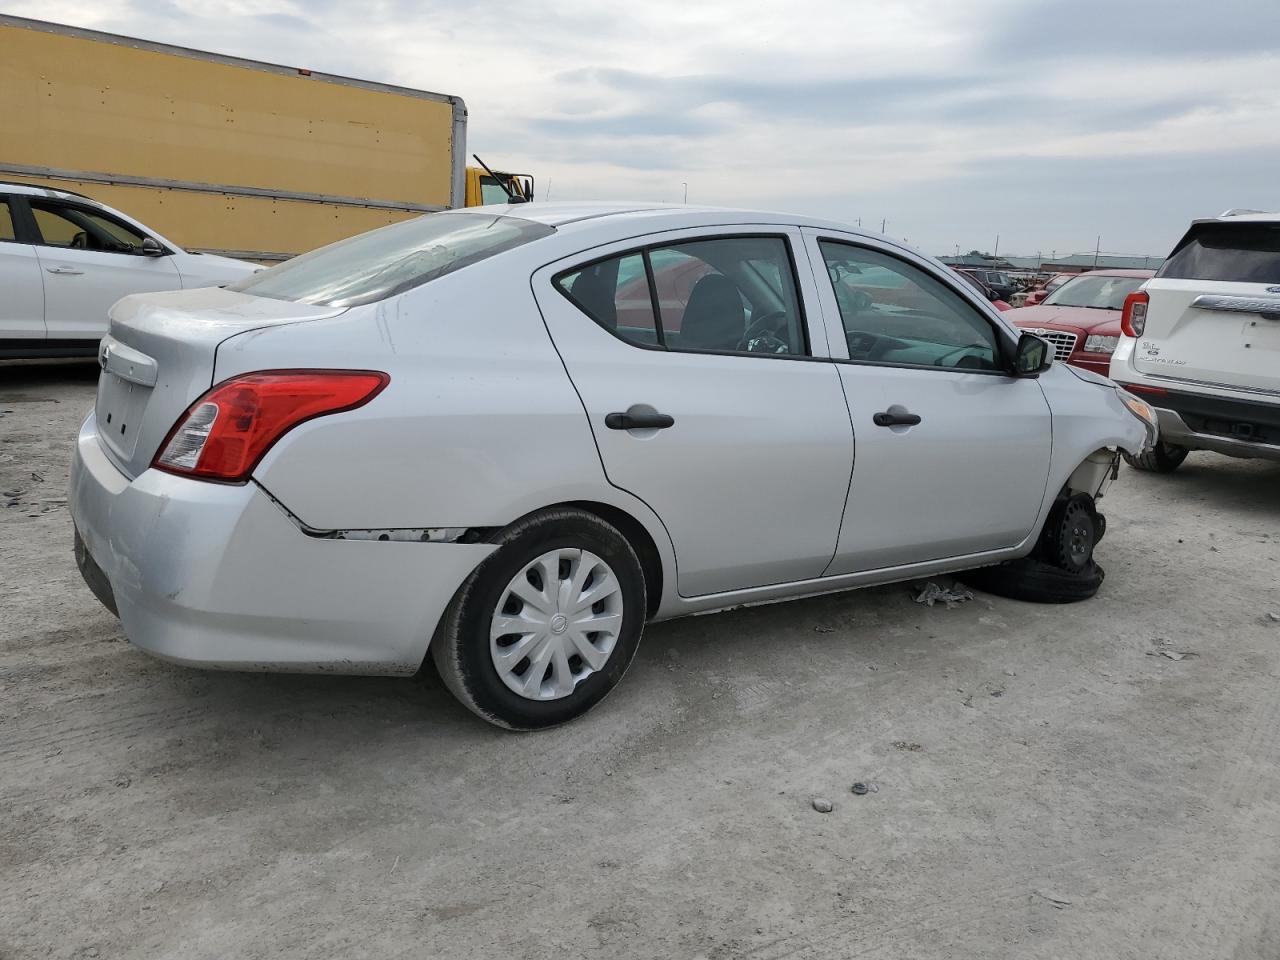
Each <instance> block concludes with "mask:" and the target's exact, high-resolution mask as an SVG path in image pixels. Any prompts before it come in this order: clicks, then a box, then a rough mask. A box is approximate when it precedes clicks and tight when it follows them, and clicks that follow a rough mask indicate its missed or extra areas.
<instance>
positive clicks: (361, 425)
mask: <svg viewBox="0 0 1280 960" xmlns="http://www.w3.org/2000/svg"><path fill="white" fill-rule="evenodd" d="M504 260H505V258H502V257H499V258H496V259H495V260H494V261H489V262H487V263H486V264H478V265H475V266H473V267H468V268H467V269H465V270H461V271H458V272H457V273H455V274H451V275H449V276H446V277H443V278H441V279H439V280H435V281H433V282H431V283H429V284H426V285H424V286H422V287H419V288H417V289H415V290H412V291H409V292H408V293H405V294H402V295H401V296H399V297H394V298H392V299H390V300H387V301H383V302H382V303H378V304H369V305H367V306H363V307H356V308H353V309H352V310H350V311H349V312H348V313H347V314H345V315H343V316H342V317H340V318H336V319H335V320H333V321H326V322H321V323H312V324H307V325H305V328H304V327H302V326H299V327H297V328H295V329H292V330H290V329H288V328H278V329H274V330H267V331H262V332H261V333H251V334H246V335H244V336H241V337H236V338H234V339H232V340H230V341H228V342H226V343H224V344H223V345H222V348H221V349H220V351H219V357H218V379H219V380H221V379H225V378H226V377H229V376H233V375H235V374H237V373H241V372H247V371H250V370H260V369H269V368H272V367H335V366H337V367H344V368H360V369H374V370H382V371H385V372H386V373H388V374H390V376H391V382H390V384H389V385H388V386H387V388H386V389H385V390H384V391H383V392H382V393H381V394H379V395H378V396H377V397H376V398H375V399H374V400H373V401H372V402H370V403H369V404H367V405H366V406H364V407H361V408H359V409H357V410H353V411H350V412H348V413H343V414H338V415H335V416H331V417H323V418H320V419H317V420H312V421H309V422H308V423H305V424H302V425H301V426H299V427H297V428H296V429H294V430H293V431H291V432H290V433H288V434H286V435H285V436H284V437H283V438H282V439H281V440H280V441H279V442H278V443H277V444H276V445H275V446H274V447H273V448H272V449H271V450H270V451H269V452H268V454H267V455H266V457H265V458H264V459H263V461H262V462H261V463H260V464H259V466H258V468H257V470H255V472H254V478H255V479H256V480H257V481H258V482H259V483H261V484H262V485H263V486H264V487H265V488H266V489H267V490H268V491H269V492H270V493H271V494H272V495H273V496H275V497H276V498H277V499H278V500H279V501H280V502H281V503H282V504H284V505H285V506H286V507H287V508H288V509H289V510H290V511H291V512H293V513H294V514H295V515H296V516H297V517H298V518H299V519H300V520H301V521H302V522H303V523H305V524H307V525H308V526H311V527H315V528H317V529H321V530H348V529H360V530H364V529H381V528H397V527H400V528H405V527H492V526H499V527H500V526H505V525H506V524H509V523H511V522H512V521H514V520H516V519H518V518H519V517H521V516H523V515H524V514H526V513H529V512H530V511H533V510H536V509H539V508H541V507H544V506H548V505H551V504H555V503H563V502H569V501H575V500H594V501H599V502H604V503H608V504H611V505H614V506H619V507H621V508H622V509H625V510H628V512H630V513H631V514H632V515H633V516H635V517H636V518H637V519H638V520H640V521H641V522H642V523H643V524H644V525H645V527H646V528H647V529H649V531H650V534H651V536H653V537H654V539H655V541H657V542H658V544H659V547H660V549H662V548H663V542H664V540H665V541H666V542H667V544H668V545H669V540H666V534H665V531H663V529H662V526H661V523H660V522H659V521H658V520H657V518H656V517H654V516H653V515H652V514H651V513H648V512H647V509H646V508H643V505H642V504H640V503H639V502H638V501H635V500H634V498H631V497H630V496H629V495H626V494H623V493H622V492H621V491H618V490H616V489H615V488H614V487H612V486H610V485H609V483H608V481H607V480H606V478H605V475H604V470H603V468H602V466H601V463H600V457H599V454H598V452H597V450H596V447H595V442H594V440H593V439H592V434H591V430H590V427H589V425H588V423H587V420H586V414H585V412H584V410H583V407H582V404H581V401H580V400H579V399H578V395H577V393H576V392H575V391H574V389H573V385H572V384H571V382H570V381H569V378H568V376H567V375H566V374H565V371H564V367H563V365H562V364H561V362H560V357H559V355H558V354H557V353H556V351H555V349H554V347H553V346H552V343H551V340H550V337H549V335H548V334H547V331H546V327H545V326H544V325H543V322H542V318H541V315H540V314H539V313H538V310H537V306H536V304H535V302H534V300H533V295H532V293H531V291H530V288H529V285H528V275H527V274H526V273H524V272H523V271H522V270H518V269H517V270H513V269H510V264H509V263H508V264H507V266H508V269H505V270H504V269H501V268H500V265H501V264H503V262H504ZM489 264H496V265H499V269H486V268H487V266H488V265H489Z"/></svg>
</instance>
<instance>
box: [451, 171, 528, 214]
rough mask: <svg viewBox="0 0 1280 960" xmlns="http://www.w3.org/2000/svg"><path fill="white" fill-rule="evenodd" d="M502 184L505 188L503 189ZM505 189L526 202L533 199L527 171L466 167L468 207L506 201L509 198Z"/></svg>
mask: <svg viewBox="0 0 1280 960" xmlns="http://www.w3.org/2000/svg"><path fill="white" fill-rule="evenodd" d="M491 174H492V175H491ZM504 184H505V186H506V188H507V189H506V190H504V189H503V185H504ZM507 190H510V191H511V192H512V193H513V194H515V195H516V196H517V197H520V198H521V199H522V200H523V201H524V202H528V201H530V200H532V199H533V177H532V176H531V175H530V174H527V173H506V172H504V171H502V170H493V171H487V170H485V169H484V168H482V167H467V191H466V205H467V206H468V207H481V206H484V205H485V204H490V203H507V202H508V201H509V199H510V198H509V197H508V196H507Z"/></svg>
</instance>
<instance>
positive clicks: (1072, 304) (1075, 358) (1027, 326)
mask: <svg viewBox="0 0 1280 960" xmlns="http://www.w3.org/2000/svg"><path fill="white" fill-rule="evenodd" d="M1152 276H1154V271H1151V270H1092V271H1090V272H1088V273H1081V274H1077V275H1076V276H1074V277H1072V278H1071V279H1070V280H1068V281H1066V282H1065V283H1062V284H1059V285H1058V286H1057V287H1056V288H1055V289H1054V290H1053V292H1052V293H1050V294H1049V295H1048V297H1046V298H1045V299H1044V301H1043V302H1042V303H1040V304H1038V305H1036V306H1031V307H1016V308H1014V309H1013V310H1010V311H1009V319H1010V320H1012V321H1013V322H1014V323H1015V324H1017V325H1018V326H1019V327H1020V328H1022V329H1023V330H1030V331H1031V332H1032V333H1034V334H1036V335H1037V336H1041V337H1044V338H1045V339H1046V340H1048V341H1049V342H1050V343H1051V344H1052V345H1053V352H1054V358H1055V359H1057V360H1064V361H1066V362H1067V363H1074V364H1075V365H1077V366H1080V367H1084V368H1085V369H1087V370H1092V371H1093V372H1094V373H1100V374H1102V375H1103V376H1104V377H1105V376H1107V375H1108V372H1109V370H1110V368H1111V354H1112V353H1113V352H1115V349H1116V344H1117V343H1119V339H1120V314H1121V311H1122V310H1123V309H1124V303H1125V299H1126V298H1127V297H1128V296H1129V294H1131V293H1133V292H1134V291H1135V290H1137V289H1138V288H1139V287H1140V286H1142V284H1143V283H1144V282H1145V281H1147V280H1149V279H1150V278H1151V277H1152Z"/></svg>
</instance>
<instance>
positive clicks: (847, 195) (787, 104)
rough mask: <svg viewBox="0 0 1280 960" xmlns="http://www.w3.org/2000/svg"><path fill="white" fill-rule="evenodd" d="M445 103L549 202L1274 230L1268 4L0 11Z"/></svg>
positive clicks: (64, 0) (1003, 232)
mask: <svg viewBox="0 0 1280 960" xmlns="http://www.w3.org/2000/svg"><path fill="white" fill-rule="evenodd" d="M0 11H3V12H6V13H12V14H18V15H21V16H30V17H38V18H41V19H46V20H56V21H60V22H63V23H70V24H74V25H76V26H83V27H92V28H96V29H101V30H109V31H113V32H117V33H124V34H129V35H132V36H139V37H145V38H147V39H152V40H160V41H165V42H169V43H177V44H182V45H185V46H191V47H198V48H201V49H208V50H215V51H218V52H220V53H228V54H235V55H238V56H246V57H252V58H255V59H262V60H270V61H274V62H278V63H286V64H290V65H295V66H303V67H310V68H312V69H316V70H323V71H327V72H332V73H343V74H348V75H351V76H356V77H361V78H366V79H371V80H380V81H384V82H389V83H397V84H404V85H407V86H413V87H421V88H425V89H429V90H436V91H440V92H444V93H452V94H458V95H461V96H462V97H463V98H464V99H465V100H466V101H467V104H468V107H469V109H470V133H469V145H470V147H471V149H472V150H474V151H476V152H479V153H480V154H481V156H483V157H484V158H485V159H486V160H488V161H489V162H490V163H491V164H494V165H501V166H503V167H506V168H508V169H527V170H529V171H531V172H533V173H535V174H536V175H537V177H538V183H539V188H540V190H541V191H544V192H545V190H546V187H547V185H548V183H549V184H550V191H551V199H553V200H556V199H561V200H570V199H588V198H602V197H605V198H628V199H630V198H640V199H649V200H671V201H678V200H680V198H681V195H682V192H683V190H684V187H683V186H682V184H683V183H687V184H688V193H689V200H690V202H695V201H696V202H703V203H714V204H722V205H730V206H761V207H768V208H770V209H782V210H793V211H797V212H803V213H811V214H819V215H823V216H828V217H832V218H835V219H841V220H848V221H853V220H856V219H857V218H861V219H862V223H863V225H864V226H868V225H874V226H875V227H876V228H877V229H878V228H879V225H880V222H881V220H882V219H886V220H887V221H888V223H887V230H886V232H887V233H889V234H891V235H893V236H895V237H898V238H906V239H907V240H909V241H910V242H911V243H912V244H914V245H916V246H920V247H923V248H925V249H927V250H929V251H930V252H932V253H936V254H941V253H951V252H954V251H955V249H956V247H959V248H960V249H961V250H969V249H971V248H977V249H983V250H990V249H991V248H992V247H993V246H994V244H995V241H996V235H997V234H999V235H1000V250H1001V252H1005V253H1031V254H1034V253H1036V252H1037V251H1043V252H1044V253H1045V254H1046V255H1048V254H1049V253H1050V252H1051V251H1056V252H1057V253H1058V254H1059V255H1062V254H1065V253H1068V252H1078V251H1084V250H1092V249H1093V246H1094V242H1095V237H1096V236H1097V235H1098V234H1101V235H1102V249H1103V250H1104V251H1111V252H1119V253H1135V254H1157V255H1163V254H1165V253H1166V252H1168V249H1169V248H1170V246H1171V245H1172V244H1173V242H1174V241H1175V240H1176V239H1177V237H1178V236H1179V235H1180V233H1181V231H1182V229H1183V227H1184V226H1185V224H1186V222H1187V221H1188V220H1189V219H1191V218H1192V217H1196V216H1205V215H1212V214H1216V213H1218V212H1221V210H1223V209H1225V208H1227V207H1232V206H1251V207H1260V208H1263V209H1280V149H1278V148H1280V0H1214V2H1188V0H1106V2H1103V0H1071V2H1057V0H1048V2H1035V0H968V2H964V3H957V2H954V0H936V2H930V0H878V2H862V0H832V2H826V0H821V2H818V0H812V2H811V0H792V2H779V0H772V2H760V0H736V2H732V3H729V2H716V0H702V2H696V0H695V2H690V0H646V2H644V3H607V2H601V0H556V2H550V0H523V2H519V3H516V2H512V0H489V2H484V3H466V4H463V3H457V2H452V3H450V2H442V0H364V2H360V3H351V2H339V0H199V2H188V0H92V2H81V0H39V2H12V0H0Z"/></svg>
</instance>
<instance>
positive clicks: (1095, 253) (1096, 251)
mask: <svg viewBox="0 0 1280 960" xmlns="http://www.w3.org/2000/svg"><path fill="white" fill-rule="evenodd" d="M1101 252H1102V234H1098V244H1097V246H1095V247H1094V248H1093V269H1095V270H1097V269H1098V254H1099V253H1101Z"/></svg>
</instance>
